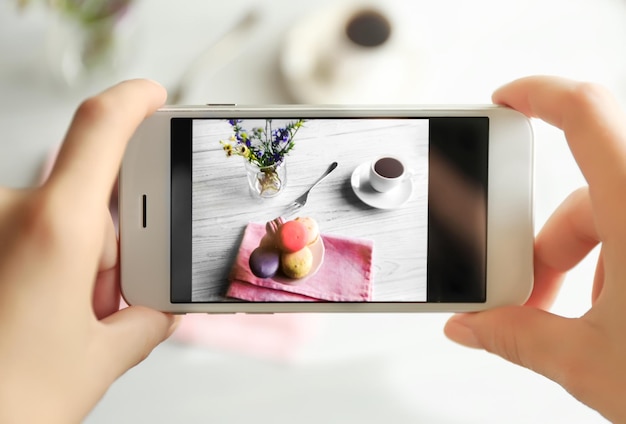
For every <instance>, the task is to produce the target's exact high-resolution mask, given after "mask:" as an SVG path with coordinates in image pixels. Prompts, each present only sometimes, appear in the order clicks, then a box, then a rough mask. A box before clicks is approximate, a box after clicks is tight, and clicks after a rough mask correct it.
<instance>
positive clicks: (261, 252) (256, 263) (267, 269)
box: [248, 247, 280, 278]
mask: <svg viewBox="0 0 626 424" xmlns="http://www.w3.org/2000/svg"><path fill="white" fill-rule="evenodd" d="M248 263H249V265H250V271H252V273H253V274H254V275H256V276H257V277H259V278H271V277H273V276H274V275H276V273H277V272H278V269H279V268H280V252H279V251H278V250H276V249H271V248H267V247H257V248H256V249H254V250H253V251H252V253H251V254H250V259H249V260H248Z"/></svg>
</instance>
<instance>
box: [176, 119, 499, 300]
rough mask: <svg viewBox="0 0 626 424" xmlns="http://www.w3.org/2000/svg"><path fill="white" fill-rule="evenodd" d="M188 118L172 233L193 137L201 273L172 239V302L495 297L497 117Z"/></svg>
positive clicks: (193, 206)
mask: <svg viewBox="0 0 626 424" xmlns="http://www.w3.org/2000/svg"><path fill="white" fill-rule="evenodd" d="M478 119H479V121H480V122H483V123H485V124H486V123H487V120H486V118H484V119H483V118H478ZM174 121H176V120H174ZM182 121H184V122H179V123H173V127H172V128H173V130H172V149H173V159H172V161H173V166H172V169H173V171H172V172H173V173H172V195H173V196H172V199H173V201H172V202H173V204H172V212H173V218H172V235H173V238H174V236H175V235H176V233H177V228H178V227H177V225H178V224H179V221H180V219H177V220H176V221H177V223H175V222H174V221H175V215H176V214H175V213H174V212H175V211H176V207H177V206H176V204H174V199H180V197H176V196H175V194H176V193H175V191H176V188H175V184H174V180H175V173H176V172H175V171H174V169H175V166H174V160H175V159H174V156H177V155H176V154H175V153H174V150H179V151H180V150H181V149H184V148H183V147H181V146H183V145H184V144H185V143H184V142H183V141H181V138H190V140H187V141H189V142H188V143H187V144H188V145H189V148H190V152H189V155H188V156H189V157H190V161H191V164H190V175H191V181H190V193H191V196H190V197H191V199H190V212H191V213H190V215H191V216H190V219H187V220H190V222H189V223H185V225H189V226H190V234H191V253H190V256H191V257H190V260H189V262H190V265H189V266H190V267H191V270H190V273H189V274H188V275H189V277H190V278H189V277H186V278H187V279H190V280H191V281H190V282H180V278H178V279H177V278H175V276H176V275H177V272H176V269H177V267H178V269H183V267H186V266H188V265H185V264H181V262H185V261H181V260H179V259H178V260H175V259H174V258H175V255H176V253H175V252H173V253H172V270H173V271H172V276H173V278H172V284H173V287H172V302H177V301H178V302H223V301H226V302H237V301H239V302H241V301H244V302H427V301H428V302H431V301H434V302H437V301H439V302H447V301H450V302H459V301H473V302H477V301H478V302H479V301H484V280H485V279H484V267H485V264H484V258H485V239H486V194H485V193H486V175H487V174H486V146H487V143H486V137H487V132H486V128H487V127H486V126H484V125H479V127H484V128H481V129H479V131H478V133H476V131H469V132H467V131H464V129H463V128H460V129H461V130H463V131H461V132H459V131H452V132H450V130H449V129H446V130H443V129H444V127H446V125H444V123H443V122H442V121H441V120H439V119H437V118H431V119H421V118H420V119H417V118H393V119H392V118H376V119H373V118H357V119H347V118H334V119H320V118H311V119H299V118H295V119H236V118H233V119H188V120H182ZM448 123H449V122H448ZM176 126H178V127H180V126H185V127H186V128H188V130H186V132H184V131H183V132H181V133H180V134H187V135H180V134H179V133H178V132H177V130H176V129H175V127H176ZM475 126H476V125H474V124H472V127H475ZM433 128H434V129H435V133H436V134H437V136H436V137H435V138H433V133H432V132H433ZM446 128H447V127H446ZM177 134H179V135H177ZM459 134H461V136H459ZM477 137H478V138H483V139H484V140H483V142H481V143H476V141H475V139H476V138H477ZM443 138H445V139H446V140H447V141H446V142H443ZM441 146H444V147H443V148H441ZM446 146H447V147H446ZM477 146H478V147H477ZM450 148H451V149H452V150H450ZM178 156H181V157H186V156H185V155H178ZM468 163H469V164H470V165H469V166H468V165H467V164H468ZM477 170H478V172H477ZM433 176H436V177H437V180H436V181H432V179H433ZM320 178H321V180H320ZM316 183H317V184H316ZM312 186H314V187H313V188H312V190H310V192H309V193H308V195H307V196H303V194H304V193H306V192H307V190H309V189H310V188H311V187H312ZM433 189H436V191H435V192H433ZM459 190H460V192H462V193H465V194H459V193H460V192H459ZM181 192H182V191H181ZM468 195H469V196H471V197H468ZM450 196H455V199H452V198H451V197H450ZM187 197H189V196H187ZM468 199H469V200H468ZM175 224H176V225H175ZM180 228H181V229H182V228H183V227H180ZM181 233H184V232H181ZM183 243H184V241H183ZM174 244H175V243H173V246H172V249H173V250H175V245H174ZM178 275H182V274H178ZM176 280H178V282H177V281H176ZM183 285H184V286H185V288H184V289H183V288H182V286H183Z"/></svg>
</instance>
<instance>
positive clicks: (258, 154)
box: [220, 119, 304, 197]
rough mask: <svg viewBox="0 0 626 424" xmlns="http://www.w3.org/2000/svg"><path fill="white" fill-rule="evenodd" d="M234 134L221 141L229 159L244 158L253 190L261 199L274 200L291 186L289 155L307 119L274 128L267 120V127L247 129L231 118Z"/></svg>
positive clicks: (240, 122) (270, 121)
mask: <svg viewBox="0 0 626 424" xmlns="http://www.w3.org/2000/svg"><path fill="white" fill-rule="evenodd" d="M228 123H229V124H230V125H231V127H232V129H233V135H232V136H231V137H230V138H229V140H228V141H223V140H220V144H222V147H223V149H224V151H225V152H226V156H228V157H230V156H233V155H235V156H241V157H243V158H244V160H245V164H246V171H247V174H248V182H249V184H250V188H251V189H252V191H253V192H254V193H256V194H258V195H259V196H260V197H273V196H276V195H277V194H279V193H280V191H281V190H282V189H283V188H284V187H285V186H286V183H287V167H286V164H285V156H286V155H287V154H288V153H289V152H290V151H291V150H292V149H293V148H294V145H295V141H294V137H295V135H296V133H297V132H298V130H299V129H300V128H301V127H302V125H303V124H304V120H303V119H299V120H297V121H292V122H288V123H287V124H286V125H285V126H282V127H281V126H279V127H272V120H271V119H266V120H265V126H264V127H253V128H251V129H250V130H246V129H245V128H244V127H243V126H242V123H243V121H242V120H241V119H229V120H228Z"/></svg>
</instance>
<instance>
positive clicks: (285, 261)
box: [280, 246, 313, 278]
mask: <svg viewBox="0 0 626 424" xmlns="http://www.w3.org/2000/svg"><path fill="white" fill-rule="evenodd" d="M280 260H281V270H282V271H283V273H284V274H285V275H286V276H287V277H289V278H303V277H306V276H307V275H308V274H309V272H311V268H313V253H312V252H311V249H309V248H308V247H307V246H305V247H303V248H302V249H300V250H298V251H297V252H290V253H283V254H282V255H281V258H280Z"/></svg>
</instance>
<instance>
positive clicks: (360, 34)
mask: <svg viewBox="0 0 626 424" xmlns="http://www.w3.org/2000/svg"><path fill="white" fill-rule="evenodd" d="M346 35H347V36H348V39H349V40H350V41H352V42H353V43H354V44H357V45H359V46H363V47H376V46H380V45H381V44H384V43H385V42H386V41H387V40H388V39H389V36H390V35H391V24H390V23H389V20H388V19H387V18H386V17H385V16H384V15H383V14H382V13H380V12H377V11H376V10H362V11H360V12H357V13H356V14H355V15H353V16H352V18H350V19H349V20H348V22H347V23H346Z"/></svg>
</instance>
